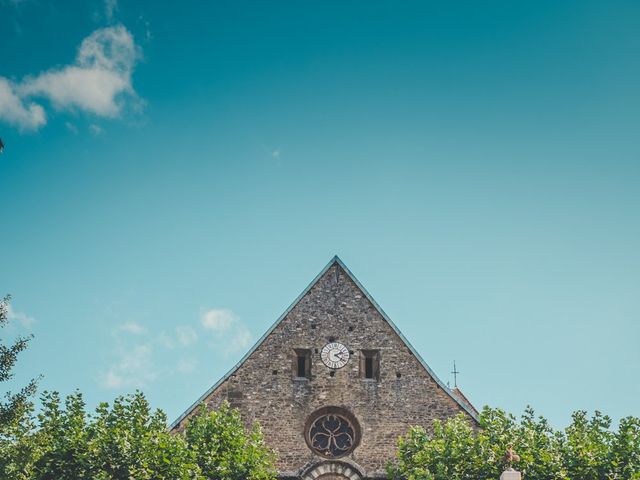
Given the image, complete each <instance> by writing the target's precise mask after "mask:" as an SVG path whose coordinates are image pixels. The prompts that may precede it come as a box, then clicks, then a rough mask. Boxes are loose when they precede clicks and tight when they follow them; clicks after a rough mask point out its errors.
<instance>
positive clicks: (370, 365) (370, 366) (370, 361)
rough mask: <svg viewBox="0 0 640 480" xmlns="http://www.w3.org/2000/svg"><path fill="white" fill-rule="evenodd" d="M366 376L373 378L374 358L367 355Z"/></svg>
mask: <svg viewBox="0 0 640 480" xmlns="http://www.w3.org/2000/svg"><path fill="white" fill-rule="evenodd" d="M364 378H373V358H372V357H365V359H364Z"/></svg>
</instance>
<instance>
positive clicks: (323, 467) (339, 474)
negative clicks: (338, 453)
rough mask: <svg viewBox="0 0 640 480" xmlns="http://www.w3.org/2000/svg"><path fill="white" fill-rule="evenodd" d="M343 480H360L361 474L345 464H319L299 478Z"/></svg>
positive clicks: (307, 479)
mask: <svg viewBox="0 0 640 480" xmlns="http://www.w3.org/2000/svg"><path fill="white" fill-rule="evenodd" d="M335 478H345V479H349V480H362V478H363V477H362V474H361V473H360V472H359V471H358V470H357V469H356V467H354V466H353V465H349V464H348V463H345V462H321V463H317V464H315V465H313V466H312V467H311V468H309V469H308V470H307V471H306V472H304V473H303V474H302V475H301V476H300V479H301V480H332V479H335Z"/></svg>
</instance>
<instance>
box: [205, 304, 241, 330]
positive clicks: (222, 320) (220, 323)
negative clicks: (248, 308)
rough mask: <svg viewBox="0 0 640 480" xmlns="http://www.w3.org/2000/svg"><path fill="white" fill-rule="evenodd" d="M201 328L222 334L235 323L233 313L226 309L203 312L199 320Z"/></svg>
mask: <svg viewBox="0 0 640 480" xmlns="http://www.w3.org/2000/svg"><path fill="white" fill-rule="evenodd" d="M200 321H201V322H202V326H203V327H204V328H205V329H207V330H213V331H214V332H224V331H227V330H229V329H230V328H231V325H233V324H234V323H235V322H236V316H235V315H234V313H233V312H232V311H231V310H229V309H226V308H212V309H211V310H207V311H206V312H204V313H203V314H202V316H201V318H200Z"/></svg>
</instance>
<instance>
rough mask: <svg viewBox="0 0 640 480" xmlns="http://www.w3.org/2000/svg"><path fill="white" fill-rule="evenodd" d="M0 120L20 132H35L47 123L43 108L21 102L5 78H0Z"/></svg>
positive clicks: (12, 86)
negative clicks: (13, 126)
mask: <svg viewBox="0 0 640 480" xmlns="http://www.w3.org/2000/svg"><path fill="white" fill-rule="evenodd" d="M0 120H4V121H5V122H7V123H9V124H11V125H15V126H16V127H18V128H19V129H20V130H37V129H38V128H40V127H41V126H43V125H44V124H45V123H47V116H46V114H45V113H44V108H42V107H41V106H40V105H38V104H36V103H33V102H31V103H27V102H23V101H22V99H21V98H20V97H19V96H18V95H17V93H16V92H15V88H14V85H12V84H11V83H10V82H9V81H8V80H7V79H6V78H4V77H0Z"/></svg>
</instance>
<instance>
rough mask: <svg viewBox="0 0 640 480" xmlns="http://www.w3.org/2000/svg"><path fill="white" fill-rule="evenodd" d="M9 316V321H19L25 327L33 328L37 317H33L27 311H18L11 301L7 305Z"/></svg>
mask: <svg viewBox="0 0 640 480" xmlns="http://www.w3.org/2000/svg"><path fill="white" fill-rule="evenodd" d="M7 318H8V319H9V321H16V322H18V323H19V324H20V325H22V326H23V327H24V328H31V326H32V325H33V324H34V322H35V319H34V318H33V317H30V316H29V315H27V314H26V313H23V312H16V311H15V310H14V309H13V307H12V306H11V304H10V303H9V304H8V305H7Z"/></svg>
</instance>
